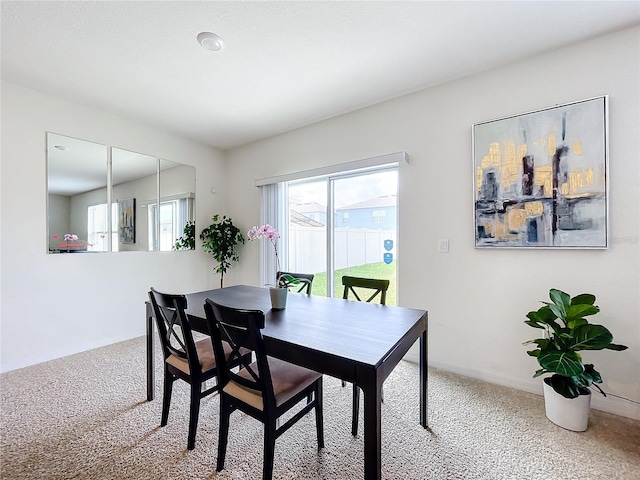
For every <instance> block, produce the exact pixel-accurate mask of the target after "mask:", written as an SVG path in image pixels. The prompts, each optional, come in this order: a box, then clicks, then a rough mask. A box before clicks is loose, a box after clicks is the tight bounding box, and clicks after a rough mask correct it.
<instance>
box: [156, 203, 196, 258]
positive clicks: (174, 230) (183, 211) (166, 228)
mask: <svg viewBox="0 0 640 480" xmlns="http://www.w3.org/2000/svg"><path fill="white" fill-rule="evenodd" d="M192 211H193V199H192V198H191V197H184V198H176V199H173V200H165V201H161V202H160V215H159V218H160V225H159V226H160V232H159V235H160V236H159V240H160V241H159V242H158V241H157V240H156V235H157V233H156V232H157V231H158V230H157V228H156V218H158V217H157V216H156V204H151V205H149V210H148V212H149V219H148V220H149V250H154V246H155V245H157V244H159V246H160V248H159V249H158V250H160V251H161V252H167V251H170V250H173V246H174V245H175V243H176V241H177V239H178V238H179V237H180V236H182V234H183V231H184V227H185V225H186V224H187V222H188V221H189V219H190V218H192V217H191V215H192V213H191V212H192Z"/></svg>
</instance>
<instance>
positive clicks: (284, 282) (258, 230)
mask: <svg viewBox="0 0 640 480" xmlns="http://www.w3.org/2000/svg"><path fill="white" fill-rule="evenodd" d="M247 237H249V240H260V239H261V238H266V239H267V240H269V241H270V242H271V244H272V245H273V251H274V252H275V254H276V272H279V271H280V258H279V257H278V239H279V238H280V234H279V233H278V230H276V229H275V228H273V227H272V226H271V225H269V224H268V223H267V224H265V225H262V226H261V227H257V226H255V225H254V226H253V227H251V229H250V230H249V231H248V232H247ZM298 283H300V282H299V281H298V280H297V279H295V278H294V277H292V276H291V275H286V274H285V275H281V276H280V278H278V286H279V287H282V288H286V287H287V286H289V285H296V284H298Z"/></svg>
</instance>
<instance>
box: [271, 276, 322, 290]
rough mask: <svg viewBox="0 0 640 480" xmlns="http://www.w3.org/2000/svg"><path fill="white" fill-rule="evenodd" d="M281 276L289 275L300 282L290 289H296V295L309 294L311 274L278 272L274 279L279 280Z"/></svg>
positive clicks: (311, 280)
mask: <svg viewBox="0 0 640 480" xmlns="http://www.w3.org/2000/svg"><path fill="white" fill-rule="evenodd" d="M282 275H291V276H292V277H293V278H296V279H298V280H299V281H300V283H299V284H298V285H291V287H292V288H297V292H298V293H303V291H304V293H306V294H311V284H312V283H313V277H314V275H313V273H292V272H278V273H276V278H277V279H279V278H280V277H281V276H282Z"/></svg>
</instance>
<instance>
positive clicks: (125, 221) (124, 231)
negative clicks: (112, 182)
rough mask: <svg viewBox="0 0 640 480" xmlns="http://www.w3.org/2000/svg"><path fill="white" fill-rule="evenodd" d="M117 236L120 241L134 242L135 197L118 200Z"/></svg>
mask: <svg viewBox="0 0 640 480" xmlns="http://www.w3.org/2000/svg"><path fill="white" fill-rule="evenodd" d="M118 233H119V234H118V237H119V240H120V243H136V199H135V198H128V199H126V200H118Z"/></svg>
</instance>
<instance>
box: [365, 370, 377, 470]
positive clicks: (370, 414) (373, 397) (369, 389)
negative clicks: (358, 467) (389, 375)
mask: <svg viewBox="0 0 640 480" xmlns="http://www.w3.org/2000/svg"><path fill="white" fill-rule="evenodd" d="M362 390H363V393H364V478H365V480H380V478H381V475H382V439H381V432H382V422H381V417H382V408H381V404H382V396H381V391H382V382H381V381H380V382H379V381H378V379H376V380H374V381H373V382H371V383H370V384H369V385H367V386H366V387H363V388H362Z"/></svg>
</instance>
